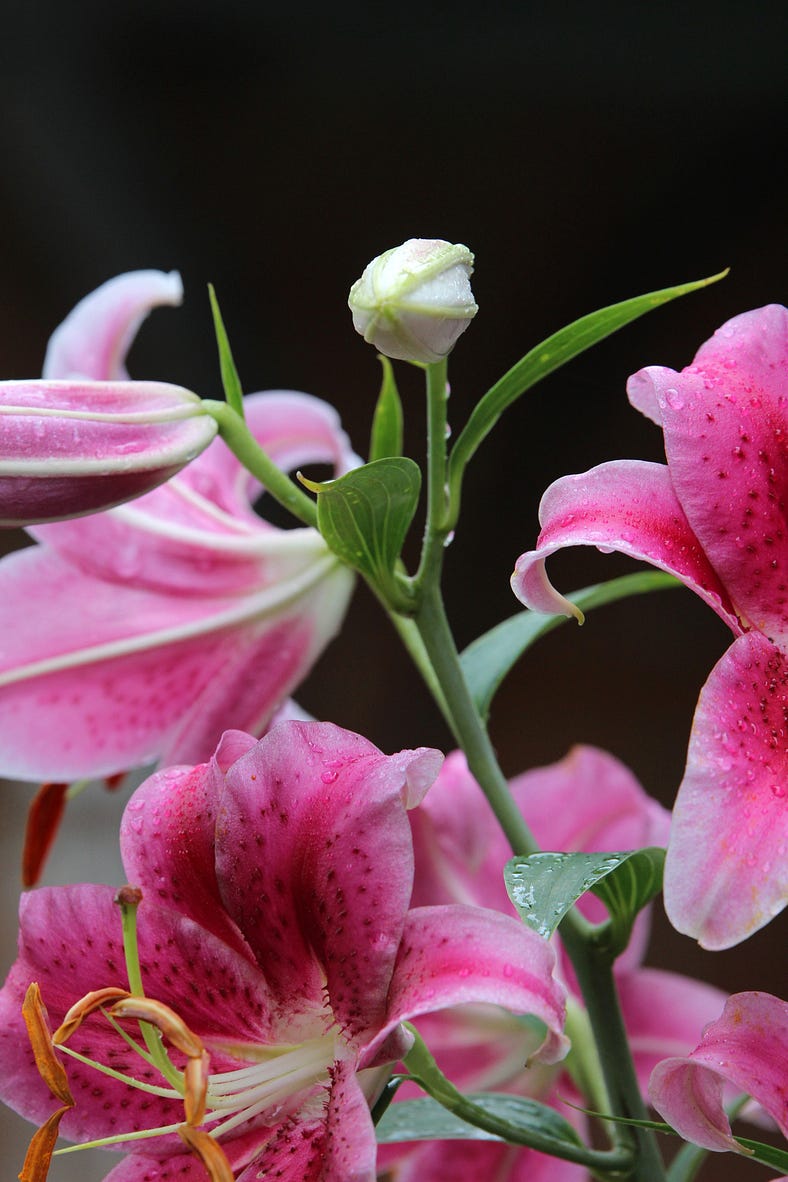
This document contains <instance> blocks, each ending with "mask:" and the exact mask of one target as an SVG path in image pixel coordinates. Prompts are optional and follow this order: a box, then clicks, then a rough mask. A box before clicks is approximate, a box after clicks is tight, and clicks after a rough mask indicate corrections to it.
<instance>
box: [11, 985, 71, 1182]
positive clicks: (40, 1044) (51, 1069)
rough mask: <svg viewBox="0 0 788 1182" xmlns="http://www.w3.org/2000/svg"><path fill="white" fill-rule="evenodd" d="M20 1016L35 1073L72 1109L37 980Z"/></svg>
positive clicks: (27, 995) (66, 1081)
mask: <svg viewBox="0 0 788 1182" xmlns="http://www.w3.org/2000/svg"><path fill="white" fill-rule="evenodd" d="M22 1017H23V1018H24V1020H25V1026H26V1027H27V1035H28V1038H29V1039H30V1045H31V1046H32V1048H33V1055H34V1056H35V1060H36V1067H37V1068H38V1074H39V1075H40V1076H41V1078H42V1079H43V1081H44V1083H45V1084H46V1085H47V1087H48V1088H49V1090H50V1092H51V1093H52V1094H53V1096H57V1098H58V1100H60V1102H61V1104H65V1105H66V1106H67V1107H68V1108H72V1107H73V1105H74V1097H73V1096H72V1095H71V1092H70V1090H69V1086H68V1078H67V1076H66V1069H65V1068H64V1066H63V1064H62V1062H61V1061H60V1059H59V1058H58V1056H57V1055H56V1054H55V1050H54V1047H53V1046H52V1034H51V1031H50V1029H49V1023H48V1022H47V1013H46V1008H45V1006H44V1003H43V1001H42V1000H41V990H40V989H39V987H38V982H37V981H33V982H31V984H30V985H28V987H27V993H26V994H25V1000H24V1002H23V1003H22ZM44 1176H46V1175H44Z"/></svg>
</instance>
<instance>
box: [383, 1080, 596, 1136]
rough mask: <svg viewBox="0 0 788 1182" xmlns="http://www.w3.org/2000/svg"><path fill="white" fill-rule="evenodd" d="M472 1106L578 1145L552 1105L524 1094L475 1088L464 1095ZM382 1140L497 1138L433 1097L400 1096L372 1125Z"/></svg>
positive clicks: (522, 1127)
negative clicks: (416, 1098)
mask: <svg viewBox="0 0 788 1182" xmlns="http://www.w3.org/2000/svg"><path fill="white" fill-rule="evenodd" d="M464 1099H465V1100H467V1101H468V1102H469V1104H471V1105H473V1107H474V1108H475V1109H479V1110H480V1112H482V1113H484V1114H485V1116H486V1117H489V1118H493V1119H494V1120H496V1121H505V1122H506V1123H507V1125H510V1126H511V1127H512V1129H518V1130H520V1131H521V1132H525V1131H531V1132H533V1133H535V1134H537V1135H538V1136H539V1137H540V1138H542V1139H544V1138H548V1139H550V1140H552V1141H555V1142H557V1143H561V1144H567V1143H569V1144H575V1145H581V1144H582V1142H581V1141H580V1138H579V1137H578V1135H577V1133H576V1132H575V1130H574V1129H573V1128H572V1126H571V1125H570V1124H569V1122H568V1121H565V1120H564V1118H563V1117H562V1116H560V1115H559V1114H558V1113H557V1112H556V1111H555V1109H554V1108H548V1106H547V1105H546V1104H540V1103H538V1102H537V1101H536V1100H530V1099H527V1098H526V1097H524V1096H512V1095H508V1094H506V1093H504V1092H478V1093H472V1094H471V1095H468V1096H466V1097H464ZM376 1133H377V1139H378V1141H379V1142H381V1143H383V1144H388V1143H391V1142H396V1141H433V1140H434V1141H457V1140H466V1139H467V1140H474V1141H501V1140H503V1138H502V1137H499V1136H498V1135H497V1134H496V1133H491V1132H489V1130H487V1129H483V1128H480V1127H479V1126H478V1125H471V1124H468V1122H467V1121H465V1120H462V1119H461V1118H460V1117H459V1116H456V1115H455V1114H454V1113H453V1112H449V1110H448V1109H447V1108H444V1107H443V1105H442V1104H439V1103H438V1101H437V1100H433V1099H432V1098H431V1097H425V1098H424V1099H422V1100H403V1101H400V1102H399V1103H398V1104H392V1105H390V1107H389V1108H387V1109H386V1111H385V1113H384V1114H383V1116H382V1117H381V1119H380V1122H379V1124H378V1126H377V1129H376Z"/></svg>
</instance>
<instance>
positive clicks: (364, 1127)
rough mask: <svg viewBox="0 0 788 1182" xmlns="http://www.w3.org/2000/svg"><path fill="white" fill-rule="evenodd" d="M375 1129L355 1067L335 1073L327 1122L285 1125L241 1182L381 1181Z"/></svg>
mask: <svg viewBox="0 0 788 1182" xmlns="http://www.w3.org/2000/svg"><path fill="white" fill-rule="evenodd" d="M375 1155H376V1146H375V1130H374V1128H373V1126H372V1120H371V1118H370V1115H369V1105H368V1104H367V1101H366V1098H365V1096H364V1094H363V1093H362V1091H361V1089H360V1087H359V1085H358V1080H357V1078H356V1074H355V1069H354V1066H353V1063H352V1062H347V1061H338V1062H337V1063H335V1064H334V1067H333V1069H332V1079H331V1085H330V1088H329V1090H328V1097H327V1107H326V1114H325V1119H324V1120H322V1121H314V1120H299V1119H298V1117H297V1116H296V1117H295V1119H294V1120H292V1121H290V1122H287V1123H285V1124H282V1125H280V1127H279V1129H278V1130H277V1132H276V1134H275V1135H274V1137H273V1139H272V1140H271V1142H270V1143H269V1144H268V1145H267V1146H266V1147H265V1149H263V1150H262V1152H261V1153H259V1154H258V1155H257V1156H256V1157H255V1159H254V1161H253V1162H252V1163H251V1165H250V1166H249V1167H248V1169H246V1170H244V1172H243V1173H242V1174H241V1175H240V1176H239V1178H238V1182H258V1179H261V1178H271V1179H274V1178H276V1179H277V1182H375Z"/></svg>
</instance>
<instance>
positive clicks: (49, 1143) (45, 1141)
mask: <svg viewBox="0 0 788 1182" xmlns="http://www.w3.org/2000/svg"><path fill="white" fill-rule="evenodd" d="M73 1107H74V1105H73V1103H72V1104H66V1105H64V1106H63V1108H58V1110H57V1112H53V1113H52V1115H51V1116H50V1117H49V1119H48V1120H46V1121H44V1123H43V1124H42V1126H41V1128H40V1129H37V1130H36V1132H35V1133H34V1134H33V1137H32V1140H31V1141H30V1144H29V1146H28V1148H27V1153H26V1154H25V1161H24V1165H23V1166H22V1171H21V1173H20V1174H19V1182H46V1178H47V1175H48V1174H49V1167H50V1165H51V1164H52V1155H53V1151H54V1148H55V1143H56V1141H57V1139H58V1130H59V1128H60V1121H61V1118H62V1117H63V1114H64V1113H66V1112H68V1111H69V1109H71V1108H73Z"/></svg>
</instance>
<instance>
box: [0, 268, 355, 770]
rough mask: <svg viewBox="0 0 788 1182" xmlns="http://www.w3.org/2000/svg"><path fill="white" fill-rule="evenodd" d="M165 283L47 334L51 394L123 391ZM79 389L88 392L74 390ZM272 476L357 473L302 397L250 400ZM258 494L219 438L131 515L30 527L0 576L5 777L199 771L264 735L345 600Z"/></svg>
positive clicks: (335, 423)
mask: <svg viewBox="0 0 788 1182" xmlns="http://www.w3.org/2000/svg"><path fill="white" fill-rule="evenodd" d="M179 298H180V281H179V280H178V279H177V276H167V275H161V274H160V273H159V272H155V271H153V272H139V273H133V274H130V275H123V276H120V277H119V278H117V279H115V280H112V281H111V282H110V283H109V284H106V285H105V286H104V287H103V288H99V289H98V291H96V292H94V293H93V294H92V295H91V296H88V297H87V299H85V300H83V301H82V303H81V304H79V305H78V306H77V308H76V309H75V310H74V312H72V314H71V316H70V317H68V318H67V320H66V321H65V322H64V324H63V325H61V327H60V328H59V329H58V330H57V332H56V333H55V334H54V336H53V338H52V342H51V344H50V347H49V351H48V353H47V361H46V371H47V373H46V377H47V380H49V379H51V378H53V377H55V378H60V379H64V380H65V379H67V380H69V381H73V380H75V379H74V375H75V374H76V375H82V376H85V375H87V376H88V377H89V378H101V379H103V380H106V381H113V382H115V381H118V380H119V379H120V378H121V377H122V375H123V373H124V372H125V371H124V370H123V360H124V355H125V350H126V349H127V348H128V346H129V344H130V342H131V338H132V336H133V332H134V330H135V328H136V326H137V324H138V323H139V322H140V320H141V319H142V318H143V316H144V314H145V313H146V312H147V311H148V309H149V308H150V307H152V306H153V305H154V304H156V303H163V302H169V303H174V302H177V301H178V299H179ZM79 380H82V378H81V377H80V378H79ZM247 421H248V425H249V428H250V430H251V431H252V433H253V434H254V435H255V437H256V438H257V440H258V441H259V442H260V443H261V444H262V445H263V446H264V447H265V448H266V449H267V450H268V452H269V454H270V455H271V456H272V457H273V458H274V460H276V461H277V462H278V463H279V464H280V465H281V466H282V467H283V468H285V469H289V468H293V467H296V466H298V465H302V464H307V463H312V462H320V463H329V464H332V465H333V466H334V467H335V469H336V470H337V471H338V472H342V471H345V470H346V469H347V468H348V467H350V466H352V465H353V464H354V463H355V462H356V460H355V457H354V455H353V452H352V451H351V449H350V446H349V443H348V440H347V438H346V436H345V434H344V432H343V431H342V430H341V428H340V425H339V420H338V418H337V415H336V413H335V412H334V411H333V410H332V408H331V407H329V406H327V405H326V404H325V403H323V402H320V401H318V400H317V399H315V398H311V397H309V396H308V395H306V394H298V393H294V392H291V391H275V392H269V393H266V394H253V395H251V396H250V397H249V398H248V399H247ZM259 492H260V489H259V487H258V486H257V485H256V484H255V482H254V481H253V480H252V479H251V477H249V475H248V473H247V472H246V471H245V470H244V469H242V467H241V465H240V464H239V463H238V462H237V460H236V459H235V458H234V456H233V455H232V454H231V453H230V451H229V449H228V448H227V447H226V446H225V444H224V443H223V442H222V441H221V440H219V439H216V440H214V442H213V443H212V444H211V445H210V447H208V449H207V450H206V451H205V452H203V454H202V455H201V456H199V457H198V459H197V460H196V461H195V462H194V463H193V464H191V465H190V466H189V467H188V468H186V469H184V470H183V472H182V473H181V474H180V475H178V476H176V477H174V478H173V479H171V480H169V481H167V483H166V484H164V485H162V486H161V487H160V488H158V489H156V490H155V491H153V492H151V493H148V494H146V495H145V496H143V497H140V498H139V499H138V500H136V501H135V502H134V503H133V504H126V505H122V506H120V507H118V508H116V509H113V510H110V511H109V512H106V513H100V514H95V515H93V516H90V517H83V518H80V519H78V520H74V521H66V522H58V523H56V524H51V525H43V526H39V527H36V528H34V529H31V531H30V532H31V533H32V535H33V537H34V538H35V539H36V540H37V541H38V543H39V544H38V545H37V546H35V547H33V548H31V549H27V550H23V551H21V552H19V553H15V554H12V555H10V556H9V557H7V558H5V559H4V560H3V561H2V562H1V563H0V603H2V609H1V611H2V620H0V751H2V767H1V768H0V771H2V773H3V774H4V775H6V776H8V777H10V778H17V779H23V780H54V781H58V782H63V781H71V780H75V779H82V778H88V777H90V778H92V777H99V776H107V775H113V774H115V773H118V772H122V771H125V770H126V769H128V768H131V767H136V766H139V765H142V764H145V763H150V762H151V761H154V760H157V759H160V760H164V761H165V762H167V763H178V762H199V761H201V760H204V759H207V758H209V756H210V754H211V752H212V751H213V749H214V747H215V746H216V743H217V742H218V739H219V737H220V735H221V734H222V732H223V731H224V730H225V729H226V727H227V726H237V727H239V728H243V729H245V730H247V731H249V732H251V733H254V734H260V733H262V731H263V730H264V729H265V727H266V725H267V724H268V722H269V720H270V718H271V716H272V714H273V713H274V711H275V710H276V709H277V707H278V706H279V705H280V704H281V703H282V701H283V700H284V699H285V698H286V697H287V695H288V694H289V693H290V692H291V691H292V690H293V689H294V687H295V686H296V685H297V684H298V683H299V682H300V681H301V680H302V679H303V678H304V677H305V676H306V674H307V672H308V670H309V669H310V668H311V666H312V665H313V663H314V662H315V661H316V660H317V658H318V656H319V655H320V653H321V652H322V650H323V648H324V647H325V646H326V644H327V643H328V641H329V640H330V639H331V638H332V637H333V635H334V634H335V632H336V630H337V629H338V627H339V625H340V623H341V620H342V618H343V616H344V613H345V610H346V607H347V603H348V600H349V597H350V594H351V591H352V588H353V577H352V575H351V573H350V572H349V571H348V570H347V569H346V568H345V567H343V566H341V565H340V564H339V563H338V562H337V560H336V559H335V558H334V557H333V555H332V554H331V553H330V552H329V550H328V549H327V547H326V546H325V544H324V543H323V541H322V539H321V538H320V536H319V535H318V533H317V532H316V531H315V530H313V529H306V528H302V529H293V530H280V529H277V528H275V527H274V526H272V525H270V524H269V523H268V522H266V521H265V520H263V519H262V518H260V517H259V516H257V514H256V513H255V512H254V508H253V504H254V501H255V499H256V497H257V496H258V494H259Z"/></svg>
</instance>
